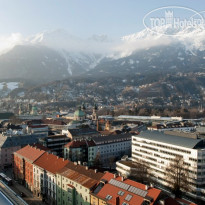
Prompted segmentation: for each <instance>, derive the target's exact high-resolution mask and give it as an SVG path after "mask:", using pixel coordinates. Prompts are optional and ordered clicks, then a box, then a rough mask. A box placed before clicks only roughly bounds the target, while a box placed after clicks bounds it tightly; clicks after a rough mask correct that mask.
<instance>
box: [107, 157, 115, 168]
mask: <svg viewBox="0 0 205 205" xmlns="http://www.w3.org/2000/svg"><path fill="white" fill-rule="evenodd" d="M115 162H116V157H114V156H110V157H109V160H108V164H109V168H110V170H111V169H112V167H113V165H115Z"/></svg>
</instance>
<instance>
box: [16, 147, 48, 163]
mask: <svg viewBox="0 0 205 205" xmlns="http://www.w3.org/2000/svg"><path fill="white" fill-rule="evenodd" d="M15 153H16V154H18V155H20V156H22V157H24V158H26V159H28V160H30V161H31V162H34V161H35V160H37V159H38V158H39V157H40V156H41V155H43V154H44V153H45V151H44V150H41V149H38V148H36V147H32V146H30V145H27V146H25V147H23V148H22V149H20V150H18V151H16V152H15Z"/></svg>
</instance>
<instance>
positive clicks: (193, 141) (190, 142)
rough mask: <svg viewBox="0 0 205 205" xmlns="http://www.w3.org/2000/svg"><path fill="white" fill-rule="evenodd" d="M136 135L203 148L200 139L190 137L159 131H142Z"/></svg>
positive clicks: (178, 144) (173, 143) (182, 145)
mask: <svg viewBox="0 0 205 205" xmlns="http://www.w3.org/2000/svg"><path fill="white" fill-rule="evenodd" d="M137 137H140V138H143V139H148V140H153V141H158V142H162V143H167V144H172V145H177V146H181V147H186V148H189V149H197V148H205V144H204V142H203V140H202V139H192V138H188V137H181V136H175V135H170V134H165V133H164V132H159V131H142V132H141V133H140V134H139V135H137Z"/></svg>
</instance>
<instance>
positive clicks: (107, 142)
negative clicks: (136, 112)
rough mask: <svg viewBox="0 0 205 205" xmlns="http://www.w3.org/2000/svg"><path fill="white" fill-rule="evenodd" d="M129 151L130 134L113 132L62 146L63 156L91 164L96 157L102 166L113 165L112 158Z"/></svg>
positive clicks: (128, 153) (119, 156)
mask: <svg viewBox="0 0 205 205" xmlns="http://www.w3.org/2000/svg"><path fill="white" fill-rule="evenodd" d="M130 153H131V134H129V133H126V134H114V135H112V134H111V135H106V136H104V135H101V136H98V137H91V139H89V140H74V141H72V142H70V143H68V144H67V145H65V147H64V158H66V159H69V160H72V161H81V162H86V163H87V164H88V165H89V166H90V165H93V162H94V161H95V159H96V157H97V156H98V157H99V160H100V162H101V164H102V166H104V167H110V163H112V165H114V161H115V160H114V159H116V158H121V157H122V156H123V155H130ZM111 159H113V162H111V161H112V160H111Z"/></svg>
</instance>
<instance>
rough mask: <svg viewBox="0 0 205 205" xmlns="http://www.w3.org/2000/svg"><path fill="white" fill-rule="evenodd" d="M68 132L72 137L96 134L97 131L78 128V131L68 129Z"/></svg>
mask: <svg viewBox="0 0 205 205" xmlns="http://www.w3.org/2000/svg"><path fill="white" fill-rule="evenodd" d="M68 131H69V132H70V133H71V135H73V136H79V135H88V134H98V131H96V130H94V129H91V128H80V129H68Z"/></svg>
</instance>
